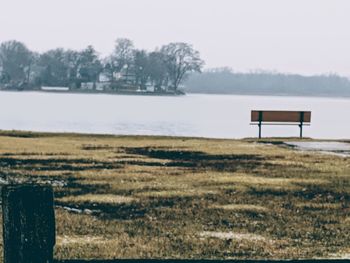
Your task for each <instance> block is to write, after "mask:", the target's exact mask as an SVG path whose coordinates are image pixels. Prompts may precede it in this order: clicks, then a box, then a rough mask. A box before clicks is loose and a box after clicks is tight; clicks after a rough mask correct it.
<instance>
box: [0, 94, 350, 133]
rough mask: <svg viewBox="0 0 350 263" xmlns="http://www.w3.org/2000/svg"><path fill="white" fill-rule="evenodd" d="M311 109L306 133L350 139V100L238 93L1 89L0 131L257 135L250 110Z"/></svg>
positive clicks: (274, 129) (273, 129) (290, 129)
mask: <svg viewBox="0 0 350 263" xmlns="http://www.w3.org/2000/svg"><path fill="white" fill-rule="evenodd" d="M253 109H255V110H260V109H263V110H310V111H312V116H311V126H310V127H305V128H304V135H305V136H308V137H313V138H322V139H347V138H350V121H349V115H350V99H337V98H311V97H279V96H276V97H273V96H237V95H199V94H195V95H194V94H189V95H186V96H178V97H170V96H169V97H166V96H126V95H106V94H67V93H62V94H60V93H44V92H0V129H2V130H28V131H49V132H81V133H104V134H137V135H171V136H195V137H209V138H244V137H255V136H257V133H258V129H257V127H256V126H251V125H250V111H251V110H253ZM262 132H263V136H298V135H299V128H298V126H264V127H263V129H262Z"/></svg>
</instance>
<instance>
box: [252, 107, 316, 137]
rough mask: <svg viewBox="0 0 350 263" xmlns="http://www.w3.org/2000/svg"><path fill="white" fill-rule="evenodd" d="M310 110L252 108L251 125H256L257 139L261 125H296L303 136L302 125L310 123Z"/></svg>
mask: <svg viewBox="0 0 350 263" xmlns="http://www.w3.org/2000/svg"><path fill="white" fill-rule="evenodd" d="M310 123H311V111H263V110H252V112H251V125H258V127H259V139H260V138H261V126H262V125H298V126H299V127H300V138H303V126H304V125H310Z"/></svg>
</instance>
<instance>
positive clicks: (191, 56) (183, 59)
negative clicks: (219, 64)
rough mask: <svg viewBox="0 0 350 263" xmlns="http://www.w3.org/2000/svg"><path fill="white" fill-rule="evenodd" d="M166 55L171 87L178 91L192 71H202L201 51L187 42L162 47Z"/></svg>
mask: <svg viewBox="0 0 350 263" xmlns="http://www.w3.org/2000/svg"><path fill="white" fill-rule="evenodd" d="M161 52H162V53H163V54H164V56H165V64H166V67H167V73H168V76H169V79H170V82H171V88H173V89H174V91H176V90H177V89H178V87H179V85H180V84H181V82H182V81H183V80H184V79H185V78H186V77H187V74H188V73H190V72H201V69H202V67H203V65H204V62H203V60H202V59H201V58H200V55H199V52H198V51H196V50H194V49H193V47H192V45H189V44H186V43H170V44H168V45H166V46H163V47H162V48H161Z"/></svg>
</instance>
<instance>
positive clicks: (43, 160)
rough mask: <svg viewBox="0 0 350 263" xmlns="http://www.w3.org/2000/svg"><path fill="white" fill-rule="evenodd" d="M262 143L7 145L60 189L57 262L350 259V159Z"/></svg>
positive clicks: (24, 137) (49, 139)
mask: <svg viewBox="0 0 350 263" xmlns="http://www.w3.org/2000/svg"><path fill="white" fill-rule="evenodd" d="M274 143H276V144H262V143H259V142H257V141H255V140H214V139H210V140H209V139H195V138H170V137H141V136H139V137H138V136H119V137H113V136H93V135H74V134H39V133H26V132H1V133H0V176H1V178H2V179H3V180H4V181H6V182H42V183H50V184H52V185H53V186H54V189H55V203H56V208H55V213H56V224H57V242H56V243H57V244H56V248H55V257H56V258H59V259H73V258H76V259H92V258H103V259H112V258H196V259H203V258H208V259H232V258H238V259H246V258H249V259H262V258H263V259H267V258H268V259H291V258H293V259H295V258H341V257H350V158H344V157H338V156H334V155H326V154H320V153H313V152H300V151H296V150H293V149H291V148H288V147H284V146H282V145H278V144H277V142H276V141H274Z"/></svg>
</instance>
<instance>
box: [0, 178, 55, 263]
mask: <svg viewBox="0 0 350 263" xmlns="http://www.w3.org/2000/svg"><path fill="white" fill-rule="evenodd" d="M2 214H3V242H4V263H24V262H25V263H51V262H53V247H54V245H55V215H54V206H53V190H52V187H51V186H47V185H31V184H27V185H20V184H18V185H6V186H4V187H3V188H2Z"/></svg>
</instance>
